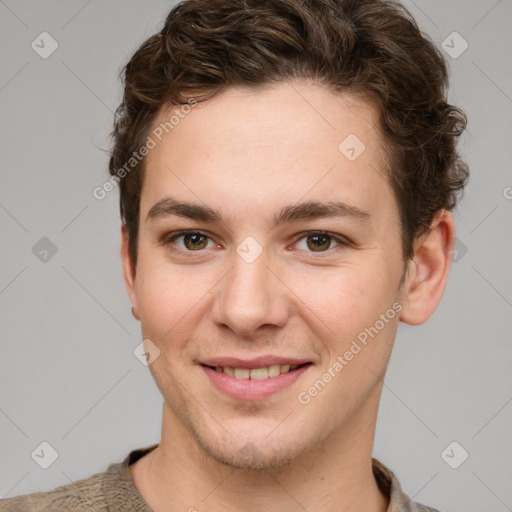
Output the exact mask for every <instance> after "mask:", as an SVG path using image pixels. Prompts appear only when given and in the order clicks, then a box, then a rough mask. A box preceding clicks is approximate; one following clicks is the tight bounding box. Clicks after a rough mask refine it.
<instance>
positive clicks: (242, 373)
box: [215, 364, 299, 380]
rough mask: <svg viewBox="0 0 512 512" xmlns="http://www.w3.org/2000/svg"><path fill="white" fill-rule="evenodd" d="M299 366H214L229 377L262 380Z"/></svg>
mask: <svg viewBox="0 0 512 512" xmlns="http://www.w3.org/2000/svg"><path fill="white" fill-rule="evenodd" d="M297 366H299V365H298V364H292V365H290V364H283V365H278V364H273V365H271V366H267V367H264V368H252V369H249V368H230V367H225V368H224V367H222V366H216V367H215V370H216V371H218V372H219V373H225V374H226V375H229V376H230V377H235V378H236V379H245V380H247V379H254V380H263V379H268V378H269V377H277V376H278V375H281V373H287V372H289V371H290V370H295V368H297Z"/></svg>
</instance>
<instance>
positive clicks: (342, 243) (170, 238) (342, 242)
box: [162, 230, 353, 258]
mask: <svg viewBox="0 0 512 512" xmlns="http://www.w3.org/2000/svg"><path fill="white" fill-rule="evenodd" d="M186 235H201V236H203V237H205V238H208V239H209V240H211V241H213V240H212V238H211V237H210V236H209V235H208V234H206V233H204V232H202V231H197V230H182V231H177V232H175V233H170V234H168V235H165V236H164V237H163V238H162V245H165V246H170V245H174V244H173V242H174V241H175V240H177V239H178V238H181V237H183V236H186ZM314 235H322V236H325V237H328V238H330V239H331V241H334V242H336V243H337V244H338V245H337V246H335V247H332V248H329V249H326V250H325V251H306V250H304V249H299V250H301V251H303V252H306V253H308V254H309V255H310V257H312V258H317V257H322V255H323V254H330V253H332V251H336V250H337V249H342V248H344V247H350V246H352V245H353V244H352V242H351V241H349V240H348V239H345V238H343V237H339V236H336V235H334V234H332V233H329V232H328V231H318V230H317V231H306V232H304V233H301V235H300V237H299V238H298V239H297V240H296V241H295V242H294V244H293V245H296V244H297V243H298V242H300V241H301V240H303V239H305V238H308V237H309V236H314ZM171 250H173V251H179V252H181V253H184V254H186V255H187V256H190V257H193V254H194V253H202V252H203V251H204V250H205V249H198V250H197V251H191V250H187V249H181V248H180V247H176V246H175V245H174V247H173V248H172V249H171Z"/></svg>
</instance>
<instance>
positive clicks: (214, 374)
mask: <svg viewBox="0 0 512 512" xmlns="http://www.w3.org/2000/svg"><path fill="white" fill-rule="evenodd" d="M310 366H312V365H311V364H307V365H305V366H302V367H300V368H297V369H295V370H291V371H289V372H287V373H281V374H279V375H278V376H277V377H269V378H268V379H261V380H258V379H237V378H236V377H231V376H229V375H226V374H225V373H224V372H218V371H217V370H213V369H212V368H210V367H208V366H203V365H201V367H202V368H203V370H204V371H205V373H206V375H208V377H209V378H210V381H211V382H212V384H213V385H214V386H215V387H216V388H217V389H219V390H220V391H222V392H223V393H225V394H226V395H229V396H230V397H232V398H235V399H236V400H261V399H263V398H267V397H268V396H270V395H273V394H274V393H277V392H279V391H281V390H283V389H284V388H287V387H288V386H291V385H292V384H293V383H294V382H295V381H296V380H297V379H298V378H299V377H300V376H301V375H302V374H303V373H304V372H306V371H307V370H308V368H309V367H310Z"/></svg>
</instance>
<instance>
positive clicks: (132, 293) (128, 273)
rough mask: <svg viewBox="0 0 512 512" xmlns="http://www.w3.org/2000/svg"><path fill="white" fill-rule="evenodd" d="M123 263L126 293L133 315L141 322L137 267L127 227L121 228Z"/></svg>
mask: <svg viewBox="0 0 512 512" xmlns="http://www.w3.org/2000/svg"><path fill="white" fill-rule="evenodd" d="M121 263H122V266H123V278H124V284H125V287H126V291H127V293H128V296H129V298H130V301H131V303H132V315H133V316H134V318H136V319H137V320H140V313H139V305H138V299H137V289H136V286H135V276H136V274H135V270H136V269H135V265H134V264H133V262H132V259H131V257H130V250H129V235H128V230H127V229H126V227H125V226H123V227H122V228H121Z"/></svg>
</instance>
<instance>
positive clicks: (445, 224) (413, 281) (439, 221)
mask: <svg viewBox="0 0 512 512" xmlns="http://www.w3.org/2000/svg"><path fill="white" fill-rule="evenodd" d="M454 243H455V223H454V221H453V217H452V214H451V213H450V212H449V211H447V210H440V211H439V212H437V214H436V215H435V216H434V219H433V220H432V222H431V224H430V228H429V230H428V231H427V232H426V233H424V234H423V235H422V236H420V237H419V238H418V239H416V241H415V244H414V256H413V258H412V259H411V260H409V263H408V269H407V278H406V281H405V284H404V295H403V297H402V304H403V306H404V307H403V310H402V312H401V315H400V320H401V321H402V322H405V323H406V324H411V325H419V324H422V323H424V322H426V321H427V320H428V319H429V318H430V316H431V315H432V313H433V312H434V311H435V309H436V308H437V306H438V304H439V302H440V301H441V298H442V296H443V293H444V289H445V286H446V281H447V280H448V274H449V272H450V267H451V261H452V252H453V246H454Z"/></svg>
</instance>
